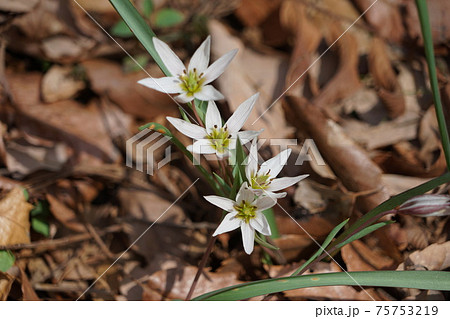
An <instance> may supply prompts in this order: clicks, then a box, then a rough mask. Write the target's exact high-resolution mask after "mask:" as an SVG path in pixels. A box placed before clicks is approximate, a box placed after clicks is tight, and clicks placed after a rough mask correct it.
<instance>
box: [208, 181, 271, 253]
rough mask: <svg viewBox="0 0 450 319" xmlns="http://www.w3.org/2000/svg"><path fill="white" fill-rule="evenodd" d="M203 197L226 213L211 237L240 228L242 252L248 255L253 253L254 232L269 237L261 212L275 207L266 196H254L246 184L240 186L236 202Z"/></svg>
mask: <svg viewBox="0 0 450 319" xmlns="http://www.w3.org/2000/svg"><path fill="white" fill-rule="evenodd" d="M204 197H205V199H206V200H207V201H208V202H210V203H211V204H213V205H216V206H217V207H220V208H222V209H223V210H225V211H227V212H228V214H227V215H225V217H224V219H223V220H222V222H221V223H220V225H219V227H217V229H216V231H215V232H214V234H213V236H217V235H220V234H223V233H226V232H229V231H232V230H235V229H236V228H239V227H240V228H241V232H242V242H243V244H244V250H245V252H246V253H247V254H249V255H250V254H251V253H252V251H253V246H254V241H255V230H257V231H258V232H260V233H261V234H263V235H266V236H270V235H271V232H270V226H269V223H268V222H267V219H266V217H265V216H264V214H263V213H262V211H263V210H265V209H268V208H270V207H272V206H273V205H275V203H276V200H275V199H273V198H270V197H267V196H259V197H257V196H255V193H254V192H253V191H252V190H251V189H249V188H248V185H247V183H244V184H242V186H241V189H240V190H239V192H238V194H237V196H236V201H233V200H231V199H228V198H225V197H220V196H215V195H212V196H204Z"/></svg>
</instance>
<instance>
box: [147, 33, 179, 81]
mask: <svg viewBox="0 0 450 319" xmlns="http://www.w3.org/2000/svg"><path fill="white" fill-rule="evenodd" d="M153 44H154V45H155V50H156V52H158V54H159V57H160V58H161V60H162V61H163V63H164V65H165V66H166V67H167V69H168V70H169V72H170V73H171V74H172V75H173V76H177V75H180V74H182V73H183V70H184V69H185V67H184V64H183V62H181V60H180V58H179V57H178V56H177V55H176V54H175V52H173V51H172V49H171V48H169V46H168V45H167V44H165V43H164V42H162V41H161V40H159V39H158V38H156V37H153Z"/></svg>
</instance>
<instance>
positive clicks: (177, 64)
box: [138, 36, 238, 103]
mask: <svg viewBox="0 0 450 319" xmlns="http://www.w3.org/2000/svg"><path fill="white" fill-rule="evenodd" d="M153 44H154V45H155V50H156V52H158V54H159V56H160V57H161V60H162V61H163V63H164V65H165V66H166V67H167V69H168V70H169V72H170V73H171V75H172V76H167V77H163V78H159V79H155V78H145V79H142V80H140V81H138V83H140V84H142V85H145V86H147V87H149V88H151V89H154V90H157V91H160V92H164V93H168V94H176V93H178V94H180V95H178V96H177V97H176V100H177V101H179V102H181V103H188V102H190V101H192V100H193V99H199V100H202V101H211V100H220V99H223V98H224V96H223V95H222V93H220V92H219V91H217V90H216V89H215V88H214V87H213V86H212V85H209V83H211V82H212V81H214V80H215V79H217V78H218V77H219V76H220V75H221V74H222V73H223V72H224V71H225V69H226V67H227V66H228V64H229V63H230V62H231V60H232V59H233V58H234V56H235V55H236V53H237V51H238V50H237V49H235V50H232V51H230V52H228V53H226V54H224V55H223V56H222V57H220V58H219V59H218V60H217V61H216V62H214V63H213V64H211V65H210V66H209V67H208V64H209V56H210V47H211V37H210V36H208V38H206V40H205V41H204V42H203V43H202V44H201V45H200V47H199V48H198V49H197V50H196V51H195V53H194V55H193V56H192V58H191V61H190V62H189V66H188V68H187V69H186V68H185V66H184V64H183V62H181V60H180V58H178V56H177V55H176V54H175V53H174V52H173V51H172V50H171V49H170V48H169V46H168V45H167V44H165V43H164V42H162V41H161V40H159V39H157V38H156V37H154V38H153Z"/></svg>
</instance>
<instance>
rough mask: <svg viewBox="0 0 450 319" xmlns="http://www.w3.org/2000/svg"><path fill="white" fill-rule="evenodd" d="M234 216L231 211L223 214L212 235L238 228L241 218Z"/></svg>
mask: <svg viewBox="0 0 450 319" xmlns="http://www.w3.org/2000/svg"><path fill="white" fill-rule="evenodd" d="M234 216H235V214H233V213H230V214H227V215H225V217H224V218H223V220H222V222H221V223H220V225H219V227H217V229H216V231H215V232H214V234H213V236H217V235H220V234H223V233H226V232H229V231H232V230H235V229H236V228H238V227H239V226H240V225H241V223H242V220H241V219H239V218H236V217H234Z"/></svg>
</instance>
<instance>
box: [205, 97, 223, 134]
mask: <svg viewBox="0 0 450 319" xmlns="http://www.w3.org/2000/svg"><path fill="white" fill-rule="evenodd" d="M205 126H206V132H208V134H211V132H212V130H213V128H214V126H216V127H217V128H219V127H222V118H221V117H220V112H219V109H218V108H217V104H216V103H215V102H214V101H209V102H208V108H207V110H206V115H205Z"/></svg>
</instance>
